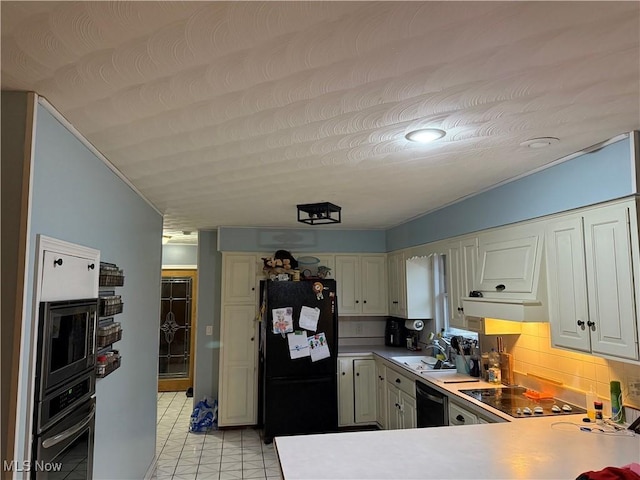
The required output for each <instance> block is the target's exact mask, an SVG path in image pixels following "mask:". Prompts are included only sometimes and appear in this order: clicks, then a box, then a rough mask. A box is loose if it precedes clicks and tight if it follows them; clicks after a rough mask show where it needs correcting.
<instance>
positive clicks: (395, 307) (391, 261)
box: [387, 253, 402, 317]
mask: <svg viewBox="0 0 640 480" xmlns="http://www.w3.org/2000/svg"><path fill="white" fill-rule="evenodd" d="M401 259H402V254H401V253H400V254H398V253H396V254H393V255H389V257H388V262H387V265H388V273H389V282H388V284H387V290H388V298H389V315H391V316H392V317H398V316H399V314H400V285H399V282H400V278H399V276H398V273H399V268H398V264H399V263H400V261H401Z"/></svg>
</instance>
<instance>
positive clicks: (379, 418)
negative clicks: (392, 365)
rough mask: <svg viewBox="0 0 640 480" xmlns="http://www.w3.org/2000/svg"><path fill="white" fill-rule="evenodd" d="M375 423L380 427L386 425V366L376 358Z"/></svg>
mask: <svg viewBox="0 0 640 480" xmlns="http://www.w3.org/2000/svg"><path fill="white" fill-rule="evenodd" d="M375 362H376V398H377V404H376V423H377V424H378V426H379V427H380V428H382V429H384V428H386V425H387V415H388V412H387V380H386V376H387V372H386V369H387V367H385V366H384V363H382V360H378V359H376V361H375Z"/></svg>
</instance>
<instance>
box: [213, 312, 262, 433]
mask: <svg viewBox="0 0 640 480" xmlns="http://www.w3.org/2000/svg"><path fill="white" fill-rule="evenodd" d="M255 309H256V307H255V306H254V305H230V306H225V307H224V309H223V318H222V321H221V328H220V330H221V331H220V338H221V347H220V367H221V378H220V385H219V390H220V406H219V425H220V426H231V425H253V424H255V423H256V419H257V415H256V413H257V410H256V397H257V384H258V382H257V375H256V373H257V370H256V358H257V355H256V349H257V347H256V345H257V342H256V341H255V338H256V322H255V314H256V312H255Z"/></svg>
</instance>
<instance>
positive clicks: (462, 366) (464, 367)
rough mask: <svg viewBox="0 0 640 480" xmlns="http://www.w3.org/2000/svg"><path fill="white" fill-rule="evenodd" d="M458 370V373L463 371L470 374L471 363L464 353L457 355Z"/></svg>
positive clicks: (464, 373)
mask: <svg viewBox="0 0 640 480" xmlns="http://www.w3.org/2000/svg"><path fill="white" fill-rule="evenodd" d="M456 370H457V371H458V373H462V374H463V375H469V374H470V373H469V372H470V369H469V363H468V362H467V361H466V358H465V357H463V356H462V355H456Z"/></svg>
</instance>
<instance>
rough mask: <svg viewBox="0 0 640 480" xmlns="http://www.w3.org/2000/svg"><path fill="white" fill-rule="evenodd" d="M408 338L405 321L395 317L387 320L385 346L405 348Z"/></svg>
mask: <svg viewBox="0 0 640 480" xmlns="http://www.w3.org/2000/svg"><path fill="white" fill-rule="evenodd" d="M406 336H407V335H406V331H405V328H404V320H402V319H399V318H393V317H391V318H388V319H387V325H386V327H385V329H384V344H385V345H386V346H388V347H403V346H404V342H405V338H406Z"/></svg>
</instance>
